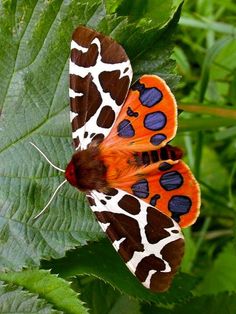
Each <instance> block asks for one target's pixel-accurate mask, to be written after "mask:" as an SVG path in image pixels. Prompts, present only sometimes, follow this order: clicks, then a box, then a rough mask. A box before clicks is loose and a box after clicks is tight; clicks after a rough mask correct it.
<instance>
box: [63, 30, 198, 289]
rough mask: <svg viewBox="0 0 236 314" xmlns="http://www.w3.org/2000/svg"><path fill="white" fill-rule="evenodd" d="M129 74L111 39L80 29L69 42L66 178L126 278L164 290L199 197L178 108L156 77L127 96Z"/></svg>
mask: <svg viewBox="0 0 236 314" xmlns="http://www.w3.org/2000/svg"><path fill="white" fill-rule="evenodd" d="M131 80H132V68H131V65H130V61H129V59H128V57H127V55H126V53H125V51H124V49H123V48H122V47H121V46H120V45H119V44H118V43H117V42H115V41H114V40H112V39H111V38H110V37H107V36H104V35H102V34H100V33H98V32H96V31H94V30H92V29H89V28H87V27H83V26H81V27H78V28H77V29H76V30H75V32H74V34H73V38H72V42H71V59H70V91H69V95H70V104H71V112H70V118H71V123H72V136H73V140H74V144H75V150H76V151H75V153H74V155H73V156H72V159H71V161H70V163H69V164H68V166H67V168H66V171H65V176H66V179H67V180H68V181H69V183H71V184H72V185H73V186H75V187H76V188H78V189H79V190H80V191H84V192H85V193H86V195H87V198H88V201H89V204H90V206H91V208H92V210H93V212H94V213H95V215H96V217H97V220H98V222H99V224H100V225H101V227H102V229H103V230H104V231H105V232H106V234H107V235H108V237H109V238H110V240H111V241H112V244H113V246H114V247H115V249H116V250H117V251H118V253H119V254H120V255H121V257H122V258H123V260H124V262H125V263H126V265H127V266H128V268H129V269H130V271H131V272H132V273H133V274H134V275H135V276H137V278H138V279H139V280H140V281H141V283H142V284H143V285H144V286H145V287H147V288H150V289H151V290H153V291H165V290H166V289H168V287H169V285H170V283H171V281H172V278H173V276H174V274H175V273H176V271H177V268H178V267H179V265H180V262H181V259H182V256H183V253H184V239H183V235H182V233H181V228H180V227H187V226H189V225H191V224H193V223H194V222H195V220H196V218H197V216H198V214H199V207H200V191H199V186H198V183H197V182H196V180H195V178H194V176H193V175H192V173H191V171H190V170H189V168H188V166H187V165H186V164H185V163H184V162H183V161H181V160H180V158H181V156H182V152H181V150H180V149H178V148H176V147H172V146H170V145H169V144H168V143H169V142H170V141H171V140H172V139H173V137H174V136H175V134H176V128H177V105H176V102H175V98H174V96H173V95H172V93H171V91H170V89H169V87H168V86H167V85H166V83H165V82H164V81H163V80H162V79H161V78H159V77H157V76H154V75H143V76H142V77H141V78H140V79H139V80H138V81H136V82H135V83H134V84H133V85H132V86H131V88H130V84H131Z"/></svg>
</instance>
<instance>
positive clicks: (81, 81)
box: [70, 75, 102, 131]
mask: <svg viewBox="0 0 236 314" xmlns="http://www.w3.org/2000/svg"><path fill="white" fill-rule="evenodd" d="M70 86H71V88H72V89H73V90H74V91H75V92H76V93H82V94H83V95H82V96H77V97H75V98H70V104H71V110H72V111H73V112H78V113H79V115H78V116H76V117H75V118H74V119H73V121H72V130H73V131H75V130H77V129H78V128H81V127H82V126H83V125H84V124H85V122H87V121H88V120H89V119H90V118H91V117H92V116H93V115H94V114H95V113H96V111H97V110H98V109H99V107H100V105H101V103H102V98H101V95H100V93H99V92H98V90H97V87H96V85H95V84H94V83H93V82H92V80H91V75H87V76H86V77H85V78H82V77H80V76H77V75H70ZM88 90H89V93H88Z"/></svg>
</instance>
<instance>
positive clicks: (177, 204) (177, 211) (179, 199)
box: [168, 195, 192, 222]
mask: <svg viewBox="0 0 236 314" xmlns="http://www.w3.org/2000/svg"><path fill="white" fill-rule="evenodd" d="M191 206H192V201H191V199H190V198H189V197H188V196H185V195H175V196H172V198H171V199H170V201H169V203H168V209H169V211H171V212H172V218H173V219H174V220H175V221H177V222H179V221H180V216H181V215H184V214H187V213H188V212H189V210H190V208H191Z"/></svg>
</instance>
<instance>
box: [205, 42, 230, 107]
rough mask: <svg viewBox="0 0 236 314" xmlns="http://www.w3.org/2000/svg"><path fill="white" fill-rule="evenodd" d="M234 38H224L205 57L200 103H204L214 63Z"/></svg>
mask: <svg viewBox="0 0 236 314" xmlns="http://www.w3.org/2000/svg"><path fill="white" fill-rule="evenodd" d="M232 41H234V38H232V37H224V38H222V39H220V40H218V41H217V42H216V43H215V44H214V45H213V46H212V47H211V48H210V49H209V50H208V51H207V54H206V56H205V59H204V62H203V67H202V74H201V81H200V94H199V101H200V102H203V99H204V96H205V92H206V89H207V86H208V81H209V76H210V67H211V66H212V63H213V62H214V60H215V58H216V57H217V55H218V54H219V53H220V51H221V50H222V49H224V48H225V47H226V46H227V45H229V44H230V43H231V42H232Z"/></svg>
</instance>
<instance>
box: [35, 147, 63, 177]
mask: <svg viewBox="0 0 236 314" xmlns="http://www.w3.org/2000/svg"><path fill="white" fill-rule="evenodd" d="M29 143H30V144H31V145H32V146H34V148H36V149H37V151H38V152H39V153H40V154H41V155H42V156H43V157H44V158H45V159H46V160H47V162H48V163H49V164H50V165H51V166H52V167H53V168H55V169H57V170H59V171H61V172H65V170H64V169H61V168H59V167H57V166H55V165H54V164H53V163H52V162H51V161H50V160H49V159H48V157H47V156H46V155H45V154H44V153H43V152H42V151H41V150H40V149H39V148H38V146H36V145H35V144H34V143H32V142H29Z"/></svg>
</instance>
